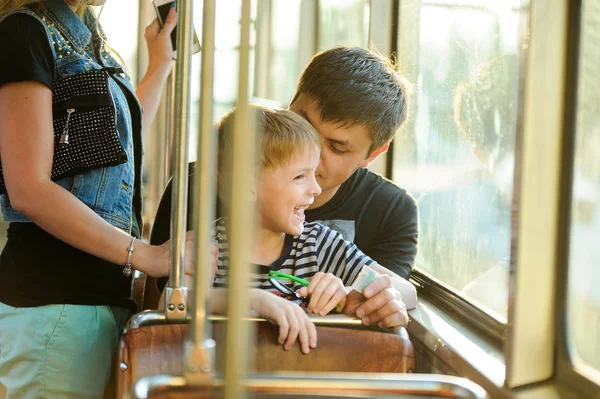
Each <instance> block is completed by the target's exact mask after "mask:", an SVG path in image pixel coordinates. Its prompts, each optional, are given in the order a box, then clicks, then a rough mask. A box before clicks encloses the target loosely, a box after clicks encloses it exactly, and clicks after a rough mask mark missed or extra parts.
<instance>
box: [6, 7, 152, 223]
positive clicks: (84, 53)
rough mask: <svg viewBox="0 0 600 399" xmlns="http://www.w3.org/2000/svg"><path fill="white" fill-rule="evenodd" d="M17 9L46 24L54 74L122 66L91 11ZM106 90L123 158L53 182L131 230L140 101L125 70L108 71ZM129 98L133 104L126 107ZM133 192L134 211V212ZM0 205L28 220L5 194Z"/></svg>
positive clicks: (13, 218)
mask: <svg viewBox="0 0 600 399" xmlns="http://www.w3.org/2000/svg"><path fill="white" fill-rule="evenodd" d="M16 12H19V13H25V14H28V15H30V16H32V17H34V18H36V19H38V20H39V21H40V22H41V23H42V24H43V25H44V28H45V29H46V33H47V35H48V40H49V43H50V45H51V46H50V47H51V48H52V52H53V55H54V61H55V65H56V74H57V75H56V76H57V78H58V79H61V78H67V77H69V76H73V75H76V74H78V73H82V72H85V71H89V70H91V69H103V68H120V64H119V63H118V62H117V61H116V60H115V59H114V58H113V56H112V55H111V54H110V53H109V52H108V51H107V48H106V46H105V45H104V44H103V37H104V34H103V32H102V29H101V27H100V26H99V25H98V26H97V21H96V18H95V16H94V15H92V14H90V13H88V14H86V15H85V16H84V18H83V19H81V18H79V17H78V16H77V15H76V14H75V13H73V11H72V10H71V9H70V8H69V7H68V6H67V5H66V3H65V2H64V1H63V0H48V1H47V4H46V7H45V8H43V9H42V10H41V11H40V12H39V13H37V14H36V13H34V12H32V11H29V10H19V11H16ZM92 32H93V33H92ZM109 92H110V95H111V97H112V100H113V103H114V107H115V118H116V121H115V123H116V126H117V130H118V132H119V138H120V140H121V144H122V146H123V148H124V149H125V151H126V152H127V156H128V160H127V162H126V163H124V164H121V165H117V166H111V167H106V168H101V169H95V170H92V171H89V172H85V173H82V174H79V175H76V176H73V177H67V178H64V179H60V180H58V181H56V183H57V184H58V185H60V186H61V187H63V188H65V189H66V190H69V191H70V192H71V193H72V194H73V195H75V196H76V197H77V198H79V199H80V200H81V201H82V202H84V203H85V204H86V205H87V206H88V207H90V208H91V209H92V210H93V211H94V212H96V213H97V214H98V215H99V216H101V217H102V218H103V219H105V220H106V221H108V222H109V223H111V224H112V225H114V226H116V227H118V228H121V229H124V230H126V231H127V232H131V228H132V222H133V218H134V217H137V218H138V223H139V225H140V226H141V218H140V215H141V179H140V175H141V157H142V149H141V142H142V140H141V107H140V105H139V103H138V102H137V99H136V96H135V92H134V89H133V87H132V85H131V81H130V80H129V77H128V76H127V75H126V73H125V72H121V73H113V74H111V79H109ZM128 98H129V99H130V103H133V104H134V105H135V109H130V105H129V104H130V103H128V101H127V99H128ZM134 148H135V150H134ZM136 175H137V176H136ZM134 196H135V211H136V212H135V213H136V215H134V212H133V208H134V206H133V203H134ZM0 209H1V211H2V217H3V219H4V220H5V221H8V222H29V221H30V220H29V219H28V218H27V217H26V216H25V215H23V214H21V213H19V212H17V211H16V210H14V209H13V208H12V207H11V205H10V199H9V198H8V195H6V194H5V195H2V196H0Z"/></svg>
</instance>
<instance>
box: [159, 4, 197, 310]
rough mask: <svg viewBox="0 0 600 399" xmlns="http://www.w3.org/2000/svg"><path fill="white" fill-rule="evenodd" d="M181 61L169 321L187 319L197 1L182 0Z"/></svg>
mask: <svg viewBox="0 0 600 399" xmlns="http://www.w3.org/2000/svg"><path fill="white" fill-rule="evenodd" d="M177 5H178V7H179V8H178V10H177V11H178V21H177V25H178V29H177V57H178V59H177V62H176V63H175V98H174V102H175V111H174V114H175V117H176V118H175V138H174V143H173V160H174V162H173V187H174V190H173V198H172V202H171V254H170V255H171V273H170V276H169V277H170V278H169V285H168V287H167V291H166V295H165V312H166V316H167V320H181V319H185V317H186V315H185V313H186V312H185V310H186V296H187V292H186V289H185V288H182V287H183V286H184V267H185V242H186V239H185V227H186V222H187V207H186V201H187V197H188V153H187V147H188V136H189V120H190V116H191V115H190V102H191V89H190V85H189V82H190V81H191V78H192V73H191V72H192V71H191V66H192V35H193V25H192V12H193V2H192V1H190V0H179V1H178V2H177Z"/></svg>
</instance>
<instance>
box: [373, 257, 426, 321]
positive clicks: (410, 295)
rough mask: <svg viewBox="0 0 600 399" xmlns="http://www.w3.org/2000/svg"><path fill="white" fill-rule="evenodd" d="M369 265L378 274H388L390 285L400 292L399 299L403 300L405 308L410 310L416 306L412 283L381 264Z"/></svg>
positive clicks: (415, 291) (415, 293) (415, 292)
mask: <svg viewBox="0 0 600 399" xmlns="http://www.w3.org/2000/svg"><path fill="white" fill-rule="evenodd" d="M369 267H370V268H371V269H373V270H375V271H376V272H377V273H379V274H385V275H387V276H389V278H390V280H391V282H392V287H393V288H394V289H395V290H396V291H398V292H399V293H400V296H401V298H400V299H401V300H402V302H404V305H406V309H407V310H411V309H414V308H416V307H417V290H416V289H415V286H414V285H412V284H411V283H409V282H408V281H407V280H405V279H403V278H402V277H400V276H398V275H397V274H395V273H393V272H390V271H389V270H388V269H386V268H385V267H383V266H381V265H378V264H372V265H370V266H369Z"/></svg>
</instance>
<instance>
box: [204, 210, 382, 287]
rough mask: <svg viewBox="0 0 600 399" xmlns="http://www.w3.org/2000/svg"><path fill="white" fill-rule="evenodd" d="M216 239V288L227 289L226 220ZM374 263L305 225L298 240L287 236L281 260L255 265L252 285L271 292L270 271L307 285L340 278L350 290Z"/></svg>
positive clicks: (323, 230) (335, 236)
mask: <svg viewBox="0 0 600 399" xmlns="http://www.w3.org/2000/svg"><path fill="white" fill-rule="evenodd" d="M215 239H216V241H217V245H218V247H219V262H218V265H219V270H218V272H217V274H216V276H215V280H214V284H213V285H214V286H215V287H226V286H227V279H228V274H229V244H228V240H227V232H226V226H225V218H221V219H219V220H217V221H216V222H215ZM373 263H375V261H374V260H372V259H371V258H369V257H368V256H367V255H365V254H364V253H363V252H362V251H361V250H360V249H358V247H357V246H356V245H354V244H353V243H351V242H349V241H346V240H344V238H343V237H342V235H341V234H340V233H338V232H336V231H334V230H331V229H330V228H329V227H326V226H324V225H322V224H320V223H316V222H312V223H305V224H304V231H302V233H301V234H300V235H299V236H291V235H289V234H286V236H285V245H284V248H283V252H282V254H281V256H280V257H279V259H277V260H276V261H275V262H273V263H272V264H271V265H256V267H255V268H254V270H253V272H252V273H251V283H250V284H251V286H252V287H256V288H262V289H269V290H272V289H273V287H272V286H271V284H270V283H269V281H268V274H269V271H270V270H277V271H280V272H283V273H286V274H290V275H294V276H297V277H300V278H303V279H305V280H308V281H310V279H311V278H312V276H314V275H315V274H316V273H317V272H323V273H331V274H333V275H335V276H337V277H339V278H340V279H341V280H342V281H343V282H344V286H350V285H352V283H353V282H354V279H355V278H356V276H357V275H358V272H360V270H361V269H362V267H363V266H365V265H371V264H373ZM279 280H280V281H281V282H282V283H284V284H286V285H287V286H288V287H290V288H292V289H293V290H294V291H297V290H299V289H300V288H302V286H301V285H300V284H298V283H296V282H292V281H291V280H285V279H279ZM292 284H293V285H292Z"/></svg>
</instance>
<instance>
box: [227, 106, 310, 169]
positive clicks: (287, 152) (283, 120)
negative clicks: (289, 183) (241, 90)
mask: <svg viewBox="0 0 600 399" xmlns="http://www.w3.org/2000/svg"><path fill="white" fill-rule="evenodd" d="M250 111H251V113H253V114H254V118H253V119H254V121H255V127H256V140H257V143H256V144H257V146H256V147H257V148H258V154H257V158H256V161H257V166H259V167H262V168H279V167H283V166H286V165H287V164H288V163H289V162H290V161H291V159H292V157H293V156H294V155H297V154H299V153H303V152H304V151H305V150H307V149H317V150H320V149H321V138H320V136H319V134H318V133H317V131H316V130H315V129H314V128H313V127H312V125H311V124H310V123H309V122H308V121H307V120H306V119H304V118H303V117H301V116H299V115H297V114H296V113H294V112H292V111H288V110H284V109H272V108H268V107H264V106H261V105H255V104H251V105H250ZM234 116H235V110H231V111H229V112H228V113H227V114H226V115H225V116H223V118H221V120H220V121H219V122H218V130H219V169H222V168H223V167H224V160H225V159H226V158H227V157H228V155H229V154H230V153H231V148H232V146H233V123H234Z"/></svg>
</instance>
